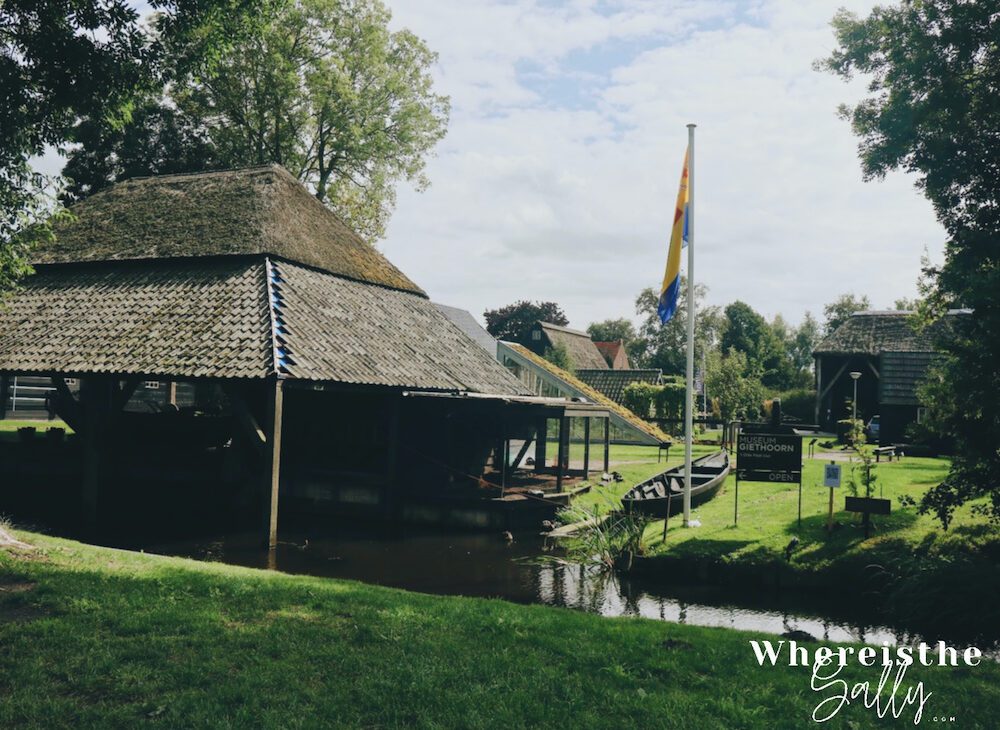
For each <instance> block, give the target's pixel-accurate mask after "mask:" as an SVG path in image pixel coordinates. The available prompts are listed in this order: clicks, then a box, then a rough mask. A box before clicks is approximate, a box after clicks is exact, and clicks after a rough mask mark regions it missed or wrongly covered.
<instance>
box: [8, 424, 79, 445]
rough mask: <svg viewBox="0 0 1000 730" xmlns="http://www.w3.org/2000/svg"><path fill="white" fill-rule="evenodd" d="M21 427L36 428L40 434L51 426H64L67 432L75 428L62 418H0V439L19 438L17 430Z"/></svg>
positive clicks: (12, 439)
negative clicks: (18, 419) (32, 419)
mask: <svg viewBox="0 0 1000 730" xmlns="http://www.w3.org/2000/svg"><path fill="white" fill-rule="evenodd" d="M19 428H34V429H35V430H37V431H38V435H39V436H41V435H44V433H45V431H46V430H47V429H50V428H62V429H65V431H66V433H73V429H71V428H70V427H69V426H67V425H66V424H65V423H63V422H62V421H60V420H58V419H57V420H54V421H44V420H43V421H17V420H13V419H11V420H6V419H3V420H0V441H16V440H17V430H18V429H19Z"/></svg>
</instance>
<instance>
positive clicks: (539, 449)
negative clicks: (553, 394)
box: [535, 417, 549, 471]
mask: <svg viewBox="0 0 1000 730" xmlns="http://www.w3.org/2000/svg"><path fill="white" fill-rule="evenodd" d="M548 443H549V419H547V418H545V417H542V418H539V419H538V425H537V426H536V427H535V471H541V470H542V469H544V468H545V459H546V455H545V449H546V447H547V446H548Z"/></svg>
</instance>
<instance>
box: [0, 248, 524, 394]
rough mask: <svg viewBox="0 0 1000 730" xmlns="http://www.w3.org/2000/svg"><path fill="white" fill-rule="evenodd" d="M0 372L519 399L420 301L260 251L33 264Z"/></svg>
mask: <svg viewBox="0 0 1000 730" xmlns="http://www.w3.org/2000/svg"><path fill="white" fill-rule="evenodd" d="M0 372H12V373H23V374H52V373H64V374H87V373H108V374H120V375H130V374H135V375H148V376H159V377H162V378H165V379H169V378H191V377H210V378H264V377H268V376H271V375H280V376H283V377H286V378H299V379H304V380H311V381H320V382H336V383H351V384H369V385H381V386H394V387H402V388H409V389H415V390H420V389H424V390H459V391H471V392H479V393H493V394H499V395H518V394H523V393H525V392H526V389H525V388H524V387H523V386H522V385H521V384H520V383H519V382H518V381H517V379H515V378H514V377H513V376H512V375H511V374H510V373H509V372H507V370H506V369H505V368H504V367H503V366H501V365H500V364H499V363H498V362H497V361H496V359H495V358H494V357H491V356H490V355H489V354H488V353H487V352H485V351H483V349H482V348H481V347H479V346H478V345H476V343H475V342H473V341H472V340H470V339H469V338H468V337H466V336H465V335H464V334H463V333H462V332H461V330H459V329H458V328H457V327H455V326H454V325H452V324H451V322H449V321H448V319H447V318H446V317H445V316H444V315H443V314H441V312H440V311H438V309H437V307H435V306H434V305H433V304H432V303H431V302H430V301H429V300H428V299H427V298H426V297H424V296H423V295H420V294H415V293H411V292H404V291H399V290H394V289H386V288H384V287H380V286H372V285H370V284H365V283H361V282H357V281H351V280H349V279H345V278H342V277H338V276H332V275H330V274H327V273H324V272H322V271H318V270H316V269H313V268H310V267H306V266H301V265H299V264H296V263H292V262H289V261H283V260H280V259H276V258H273V257H268V256H263V255H255V256H216V257H211V258H207V257H202V258H196V259H195V258H189V259H170V260H163V261H157V262H156V263H155V266H151V265H149V263H148V262H145V261H142V262H140V261H118V262H100V263H92V264H77V265H55V266H41V267H39V270H38V272H37V273H36V274H34V275H33V276H30V277H28V278H27V279H26V280H25V282H24V286H23V289H22V290H21V291H19V292H17V293H16V294H15V295H14V296H12V297H11V299H10V301H9V302H8V306H6V307H4V308H0Z"/></svg>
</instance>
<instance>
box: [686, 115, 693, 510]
mask: <svg viewBox="0 0 1000 730" xmlns="http://www.w3.org/2000/svg"><path fill="white" fill-rule="evenodd" d="M687 128H688V210H687V214H688V219H687V227H688V241H687V249H688V265H687V315H688V321H687V326H688V327H687V330H688V331H687V408H685V409H684V527H691V448H692V444H693V438H694V128H695V125H694V124H689V125H687Z"/></svg>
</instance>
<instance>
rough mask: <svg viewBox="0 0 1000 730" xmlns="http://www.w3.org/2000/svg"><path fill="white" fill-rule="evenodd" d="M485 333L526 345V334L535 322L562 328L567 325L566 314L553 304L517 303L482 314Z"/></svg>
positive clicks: (488, 310)
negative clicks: (547, 323)
mask: <svg viewBox="0 0 1000 730" xmlns="http://www.w3.org/2000/svg"><path fill="white" fill-rule="evenodd" d="M483 318H484V319H485V320H486V331H487V332H489V333H490V334H491V335H493V336H494V337H496V338H497V339H498V340H507V341H509V342H519V343H521V344H527V343H528V334H529V333H530V332H531V328H532V327H533V326H534V325H535V323H536V322H551V323H552V324H558V325H561V326H563V327H565V326H566V325H568V324H569V320H568V319H566V314H565V313H564V312H563V311H562V308H561V307H560V306H559V305H558V304H556V303H555V302H529V301H518V302H514V303H513V304H508V305H507V306H506V307H500V308H499V309H487V310H486V311H485V312H483Z"/></svg>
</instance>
